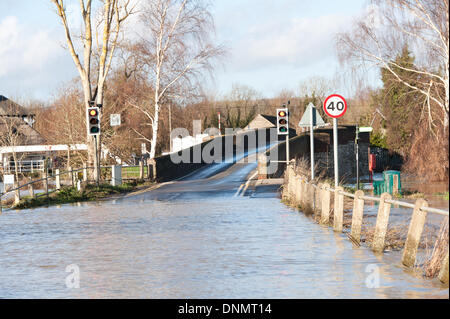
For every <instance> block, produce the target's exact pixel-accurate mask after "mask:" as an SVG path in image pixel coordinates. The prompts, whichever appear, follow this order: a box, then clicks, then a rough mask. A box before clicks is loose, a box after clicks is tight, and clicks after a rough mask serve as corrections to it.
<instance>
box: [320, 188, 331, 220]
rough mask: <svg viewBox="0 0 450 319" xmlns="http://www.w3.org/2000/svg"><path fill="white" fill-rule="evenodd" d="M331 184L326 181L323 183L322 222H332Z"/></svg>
mask: <svg viewBox="0 0 450 319" xmlns="http://www.w3.org/2000/svg"><path fill="white" fill-rule="evenodd" d="M330 197H331V195H330V184H328V183H324V184H323V185H322V196H320V198H321V199H322V214H321V219H320V223H321V224H328V223H329V222H330Z"/></svg>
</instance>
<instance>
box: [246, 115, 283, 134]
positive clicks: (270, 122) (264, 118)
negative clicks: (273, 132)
mask: <svg viewBox="0 0 450 319" xmlns="http://www.w3.org/2000/svg"><path fill="white" fill-rule="evenodd" d="M276 125H277V118H276V116H271V115H264V114H258V115H256V116H255V118H254V119H253V120H251V121H250V123H248V125H247V126H246V127H245V128H244V129H245V130H249V129H259V128H267V127H275V126H276Z"/></svg>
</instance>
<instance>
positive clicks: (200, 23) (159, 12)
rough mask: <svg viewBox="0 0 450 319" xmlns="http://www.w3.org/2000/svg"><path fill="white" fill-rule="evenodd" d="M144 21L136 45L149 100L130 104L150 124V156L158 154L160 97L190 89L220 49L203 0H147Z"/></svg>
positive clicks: (161, 101)
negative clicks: (149, 92)
mask: <svg viewBox="0 0 450 319" xmlns="http://www.w3.org/2000/svg"><path fill="white" fill-rule="evenodd" d="M141 18H142V22H143V26H144V33H143V34H142V36H141V41H140V42H139V43H138V44H137V45H136V46H135V49H136V50H137V51H138V52H139V54H140V57H141V58H142V61H143V62H144V65H145V72H146V73H147V77H148V80H149V81H150V84H151V87H152V88H153V91H152V97H150V98H149V102H148V103H145V104H144V105H142V104H137V103H133V102H132V100H130V105H132V106H134V107H136V108H137V109H139V110H140V111H141V112H142V114H143V115H144V116H145V118H146V119H147V121H148V125H149V126H151V128H152V136H151V138H149V137H147V136H144V135H143V134H142V133H140V132H138V131H137V132H136V133H137V134H138V135H139V136H140V138H141V139H143V140H146V141H149V142H150V144H151V145H150V158H154V157H155V155H156V145H157V142H158V126H159V120H160V110H161V106H162V103H163V101H165V100H169V99H170V97H177V96H183V95H184V92H186V91H194V90H196V87H198V86H197V85H198V80H199V79H200V78H201V76H202V75H204V72H205V71H211V70H212V68H213V61H214V60H215V59H216V58H218V57H219V56H221V55H222V54H223V53H224V51H223V49H222V47H221V46H217V45H214V44H213V42H212V40H211V35H212V32H213V31H214V22H213V18H212V16H211V14H210V13H209V11H208V6H207V5H206V4H205V3H204V2H203V1H197V0H150V1H147V2H146V3H145V8H144V9H143V14H142V17H141Z"/></svg>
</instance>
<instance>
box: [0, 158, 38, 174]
mask: <svg viewBox="0 0 450 319" xmlns="http://www.w3.org/2000/svg"><path fill="white" fill-rule="evenodd" d="M2 168H3V171H4V173H10V174H11V173H15V172H16V165H15V164H14V162H13V161H11V162H7V164H6V165H5V166H3V167H2ZM44 170H45V160H27V161H17V171H18V173H34V172H43V171H44Z"/></svg>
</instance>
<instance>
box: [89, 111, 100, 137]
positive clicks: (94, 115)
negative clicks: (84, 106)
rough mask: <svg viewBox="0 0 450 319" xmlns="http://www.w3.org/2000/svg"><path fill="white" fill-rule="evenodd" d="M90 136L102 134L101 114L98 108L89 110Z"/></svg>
mask: <svg viewBox="0 0 450 319" xmlns="http://www.w3.org/2000/svg"><path fill="white" fill-rule="evenodd" d="M87 127H88V135H99V134H100V112H99V109H98V107H89V108H88V110H87Z"/></svg>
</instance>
